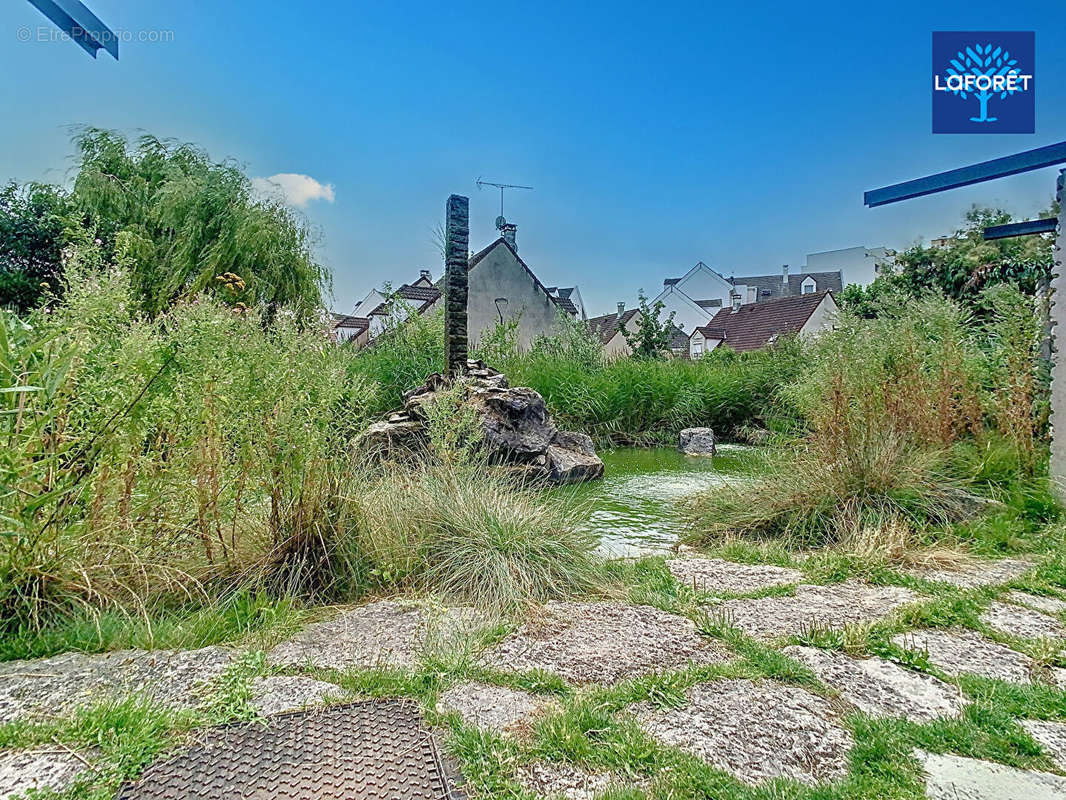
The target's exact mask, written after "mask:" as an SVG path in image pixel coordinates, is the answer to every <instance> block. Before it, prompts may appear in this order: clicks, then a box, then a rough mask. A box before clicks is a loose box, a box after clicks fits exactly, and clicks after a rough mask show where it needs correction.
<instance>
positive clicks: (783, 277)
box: [781, 264, 788, 292]
mask: <svg viewBox="0 0 1066 800" xmlns="http://www.w3.org/2000/svg"><path fill="white" fill-rule="evenodd" d="M781 288H782V289H784V290H785V291H786V292H788V264H784V265H782V267H781Z"/></svg>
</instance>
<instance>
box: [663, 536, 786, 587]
mask: <svg viewBox="0 0 1066 800" xmlns="http://www.w3.org/2000/svg"><path fill="white" fill-rule="evenodd" d="M683 546H684V545H682V547H683ZM678 552H679V553H680V552H681V550H680V548H679V549H678ZM666 566H667V567H668V568H669V570H670V573H671V574H672V575H673V576H674V577H675V578H677V580H678V581H679V582H681V583H683V584H685V586H693V585H695V587H696V589H697V590H699V591H701V592H730V593H736V594H742V593H744V592H754V591H757V590H758V589H765V588H768V587H771V586H785V585H788V584H790V583H799V582H800V581H802V580H803V573H802V572H800V571H799V570H796V569H787V568H785V567H774V566H770V565H768V564H737V563H734V562H732V561H723V560H722V559H720V558H675V559H671V560H670V561H667V562H666Z"/></svg>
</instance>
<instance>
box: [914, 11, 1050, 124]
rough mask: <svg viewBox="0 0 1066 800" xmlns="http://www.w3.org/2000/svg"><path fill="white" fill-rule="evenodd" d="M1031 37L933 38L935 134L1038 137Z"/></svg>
mask: <svg viewBox="0 0 1066 800" xmlns="http://www.w3.org/2000/svg"><path fill="white" fill-rule="evenodd" d="M1035 61H1036V35H1035V34H1034V33H1033V31H936V32H934V33H933V133H1035V132H1036V84H1035V72H1036V63H1035Z"/></svg>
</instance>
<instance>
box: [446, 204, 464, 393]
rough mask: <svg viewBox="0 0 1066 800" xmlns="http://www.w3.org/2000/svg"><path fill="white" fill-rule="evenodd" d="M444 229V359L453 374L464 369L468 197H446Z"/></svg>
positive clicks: (448, 372)
mask: <svg viewBox="0 0 1066 800" xmlns="http://www.w3.org/2000/svg"><path fill="white" fill-rule="evenodd" d="M444 231H445V232H444V236H445V239H444V241H445V254H444V361H445V369H446V370H447V374H448V375H449V376H450V377H455V376H457V375H460V374H462V372H463V371H464V370H465V369H466V357H467V325H466V312H467V294H468V281H469V278H468V276H467V268H468V266H469V255H468V254H469V248H470V198H468V197H461V196H460V195H457V194H453V195H452V196H451V197H449V198H448V206H447V212H446V222H445V228H444Z"/></svg>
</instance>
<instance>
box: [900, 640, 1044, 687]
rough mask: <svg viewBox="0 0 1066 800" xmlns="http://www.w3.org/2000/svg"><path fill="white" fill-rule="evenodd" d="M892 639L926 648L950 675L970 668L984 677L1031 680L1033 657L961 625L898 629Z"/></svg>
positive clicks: (916, 648) (921, 649)
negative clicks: (911, 629)
mask: <svg viewBox="0 0 1066 800" xmlns="http://www.w3.org/2000/svg"><path fill="white" fill-rule="evenodd" d="M892 643H893V644H894V645H896V646H897V647H902V648H904V649H905V650H914V651H917V652H925V653H927V654H928V656H929V661H930V663H932V664H935V665H936V666H937V667H939V668H940V669H942V670H943V671H944V672H946V673H947V674H949V675H958V674H960V673H962V672H970V673H973V674H974V675H983V676H985V677H986V678H998V679H999V680H1004V681H1013V682H1014V683H1030V678H1029V672H1030V670H1031V669H1032V666H1033V662H1032V660H1031V659H1030V658H1029V657H1028V656H1026V655H1023V654H1022V653H1019V652H1016V651H1014V650H1011V649H1010V648H1009V647H1005V646H1004V645H1001V644H998V643H997V642H993V641H992V640H991V639H986V638H985V637H984V636H982V635H981V634H979V633H976V632H974V631H971V630H965V629H962V628H958V629H953V630H950V631H941V630H921V631H912V632H910V633H900V634H897V635H896V636H893V637H892Z"/></svg>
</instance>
